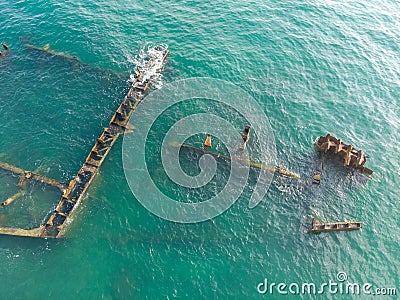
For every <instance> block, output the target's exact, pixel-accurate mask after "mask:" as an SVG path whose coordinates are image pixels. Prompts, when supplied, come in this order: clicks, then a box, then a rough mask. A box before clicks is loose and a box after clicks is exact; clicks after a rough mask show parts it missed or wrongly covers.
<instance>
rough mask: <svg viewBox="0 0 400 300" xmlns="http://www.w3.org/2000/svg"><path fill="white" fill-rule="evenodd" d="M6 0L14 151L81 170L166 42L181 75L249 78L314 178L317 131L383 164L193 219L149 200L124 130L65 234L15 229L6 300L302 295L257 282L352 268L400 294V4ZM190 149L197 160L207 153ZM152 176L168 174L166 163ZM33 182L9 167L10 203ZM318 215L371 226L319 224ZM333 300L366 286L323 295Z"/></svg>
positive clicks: (329, 172) (22, 219)
mask: <svg viewBox="0 0 400 300" xmlns="http://www.w3.org/2000/svg"><path fill="white" fill-rule="evenodd" d="M0 11H1V12H2V18H1V19H0V28H1V29H2V30H1V33H0V42H5V43H7V45H8V46H9V47H10V49H11V52H10V54H9V55H5V56H2V57H1V58H0V80H1V81H0V116H1V120H2V121H1V123H0V129H1V131H0V134H1V142H0V160H1V161H5V162H8V163H11V164H14V165H17V166H19V167H21V168H25V169H30V170H37V172H39V173H42V174H44V175H46V176H49V177H52V178H56V179H59V180H62V181H69V180H70V179H72V178H73V176H74V175H75V174H76V172H77V171H78V170H79V168H80V166H81V164H82V163H83V161H84V158H85V157H86V155H87V153H88V152H89V150H90V149H91V147H92V144H93V143H94V141H95V139H96V138H97V137H98V136H99V134H100V133H101V131H102V127H104V126H107V124H108V121H109V119H110V117H111V116H112V114H113V111H114V110H115V109H116V108H117V107H118V105H119V103H120V102H121V101H122V99H123V97H124V95H125V93H126V92H127V90H128V88H129V84H128V83H127V81H126V80H127V79H128V78H129V75H130V74H131V73H132V72H133V70H134V67H135V66H134V63H133V61H134V59H135V57H136V55H137V54H138V52H139V50H140V49H143V48H144V47H145V46H146V45H147V44H149V43H150V44H153V45H156V44H158V43H165V44H167V45H168V47H169V49H170V51H171V53H170V56H169V58H168V61H167V65H166V67H165V69H164V70H163V78H162V81H163V83H164V84H166V83H169V82H174V81H176V80H180V79H186V78H191V77H214V78H218V79H222V80H225V81H228V82H231V83H233V84H237V85H239V86H240V87H241V88H242V89H244V90H245V91H246V92H247V93H249V94H250V95H251V96H253V97H254V99H255V100H256V101H257V103H258V104H259V105H260V106H261V107H262V109H263V110H264V112H265V114H266V115H267V116H268V117H269V121H270V123H271V127H272V130H273V134H274V136H275V141H276V148H277V157H278V159H279V160H283V161H284V162H285V165H286V166H287V167H288V168H289V169H291V170H293V171H295V172H298V173H300V174H301V176H302V177H303V178H305V179H307V178H309V177H310V176H311V175H312V174H313V171H314V170H315V165H316V160H317V155H316V153H315V150H314V149H313V147H312V143H313V142H314V141H315V140H316V139H317V137H318V136H319V135H325V134H326V133H328V132H329V133H332V134H333V135H334V136H337V137H340V138H341V139H342V140H343V141H345V142H348V143H351V144H353V145H354V146H355V147H356V148H359V149H363V150H365V151H366V152H367V154H368V155H369V157H370V158H369V160H368V162H367V166H368V167H370V168H371V169H373V170H374V171H375V172H374V174H373V176H372V179H371V180H368V181H364V180H362V178H360V177H359V176H357V175H352V174H351V173H349V172H347V171H343V170H341V169H340V168H338V167H336V166H335V164H334V163H329V162H327V163H326V165H325V166H324V173H323V180H322V183H321V185H320V186H310V185H306V184H303V182H296V181H293V180H288V179H284V178H282V177H275V178H274V180H273V183H272V185H271V187H270V188H269V191H268V193H267V195H266V197H265V198H264V199H263V201H262V202H261V203H260V204H259V205H258V206H257V207H255V208H253V209H250V208H248V199H247V198H248V196H249V195H248V193H249V191H247V194H246V193H245V194H244V195H243V197H241V198H240V199H239V200H238V201H237V202H236V203H235V204H234V205H233V206H232V207H231V208H230V209H229V210H228V211H226V212H225V213H224V214H222V215H221V216H219V217H216V218H215V219H213V220H210V221H206V222H203V223H199V224H186V225H185V224H177V223H173V222H169V221H165V220H162V219H160V218H158V217H156V216H154V215H153V214H151V213H150V212H148V211H147V210H146V209H145V208H143V206H142V205H141V204H140V203H139V202H138V201H137V200H136V199H135V197H134V196H133V194H132V193H131V191H130V189H129V186H128V184H127V182H126V179H125V177H124V172H123V164H122V139H120V140H118V142H117V143H116V145H115V146H114V148H113V149H112V151H111V152H110V154H109V156H108V157H107V160H106V161H105V163H104V164H103V166H102V168H101V171H100V174H99V175H98V177H96V179H95V181H94V183H93V184H92V186H91V188H90V190H89V192H88V194H87V197H86V200H85V201H84V202H83V204H82V205H81V206H80V207H79V209H78V211H77V212H76V213H75V215H74V217H73V219H74V220H73V222H72V223H71V224H70V225H69V227H68V230H67V233H66V235H65V238H64V239H61V240H42V239H30V238H20V237H8V236H0V261H1V263H0V274H2V285H1V287H2V289H1V293H0V298H1V299H43V298H52V299H76V298H80V299H165V298H178V299H204V298H205V299H212V298H219V299H224V298H233V299H258V298H268V299H280V298H293V297H294V296H291V295H286V296H283V295H279V294H278V293H277V292H276V290H275V292H274V294H273V295H270V294H266V295H260V294H259V293H258V292H257V285H258V284H259V283H260V282H262V281H264V279H265V278H267V279H268V281H269V282H275V283H280V282H285V283H287V284H290V283H299V284H300V285H301V283H302V282H314V283H315V284H316V285H320V284H322V283H327V282H329V280H336V281H337V279H336V275H337V273H339V272H345V273H346V274H347V276H348V282H357V283H360V284H362V283H370V284H371V285H372V286H373V287H374V288H390V287H396V288H397V296H393V297H390V296H384V297H379V298H382V299H388V298H389V299H390V298H393V299H396V298H398V297H399V296H398V294H399V293H400V279H399V274H400V263H399V257H400V247H399V237H400V236H399V233H398V230H399V227H400V221H399V208H398V205H399V196H398V195H399V185H400V179H399V175H400V171H399V170H400V155H399V146H400V145H399V140H400V109H399V97H400V87H399V85H400V58H399V55H398V53H399V52H400V46H399V45H400V35H399V33H398V28H399V27H400V16H399V13H398V12H399V11H400V6H399V4H398V3H397V2H395V1H378V2H374V3H370V2H369V1H357V2H349V1H323V2H321V1H290V2H287V3H285V2H278V1H259V0H255V1H240V2H238V3H237V2H235V1H214V2H204V1H176V2H170V1H162V0H155V1H109V0H103V1H90V0H88V1H78V0H72V1H68V2H66V3H60V2H58V1H44V0H43V1H42V0H35V1H4V0H0ZM25 43H30V44H34V45H37V46H40V47H41V46H44V45H46V44H50V46H51V48H52V49H53V50H55V51H60V52H61V51H62V52H65V53H68V54H70V55H76V56H78V57H79V58H80V61H81V62H83V63H79V62H75V61H71V60H68V59H63V58H59V57H55V56H47V55H43V54H42V53H40V52H38V51H35V50H32V49H28V48H26V47H24V44H25ZM199 109H200V108H199ZM202 109H205V108H204V107H202ZM210 109H212V107H210ZM192 110H193V109H192V108H191V109H188V112H190V113H192ZM183 112H184V111H183ZM183 112H180V113H183ZM227 115H228V116H229V114H227ZM179 116H181V115H179ZM160 122H162V119H161V121H160ZM167 123H168V122H167ZM158 126H160V128H161V127H162V124H159V125H158ZM239 127H241V126H239ZM158 155H159V154H157V153H154V157H153V158H152V159H155V160H157V157H158ZM182 155H183V157H182V158H181V159H182V164H183V168H184V169H185V168H188V169H189V170H190V166H189V167H187V165H185V164H187V163H188V161H187V160H185V157H191V155H192V156H193V154H191V153H187V152H183V153H182ZM155 165H156V163H155ZM151 173H152V175H154V177H155V178H156V179H155V180H159V181H160V182H159V184H160V185H161V186H162V182H163V181H162V180H164V177H163V174H160V172H159V170H158V169H154V170H151ZM161 173H162V172H161ZM158 178H159V179H158ZM138 180H140V178H138ZM17 182H18V178H16V177H13V176H10V174H9V173H7V172H4V171H0V200H1V201H3V200H2V199H6V198H7V197H9V196H11V195H13V194H14V193H16V192H17V190H18V189H17V187H16V186H15V185H16V183H17ZM221 182H223V179H221ZM249 184H250V185H251V182H250V183H249ZM168 187H169V185H166V186H164V187H163V188H164V189H168ZM165 192H166V193H168V192H170V193H171V194H173V193H174V192H175V191H173V190H171V191H165ZM210 193H213V192H212V191H211V192H210ZM58 199H59V194H58V192H57V191H56V190H54V189H52V188H48V187H46V186H42V185H39V184H36V185H35V186H34V187H33V188H30V189H28V192H27V193H26V194H25V196H24V197H22V198H21V199H19V200H17V201H16V202H14V203H13V204H11V205H10V206H8V207H7V208H4V209H3V208H2V211H1V212H0V213H1V214H0V226H4V227H7V226H22V227H24V228H32V227H34V226H37V225H38V224H40V223H41V222H42V221H43V220H44V219H45V217H46V215H47V214H48V213H49V212H50V211H51V210H52V209H54V206H55V204H56V203H57V201H58ZM17 216H18V218H17ZM312 216H314V217H317V218H318V219H319V220H326V221H340V220H346V219H347V220H350V219H353V220H358V221H362V222H364V226H363V227H364V228H363V230H362V231H356V232H348V233H343V232H339V233H329V234H319V235H310V234H306V233H305V231H306V230H307V229H308V228H309V226H310V223H311V217H312ZM296 297H300V298H303V299H310V298H313V297H315V296H310V295H300V296H296ZM333 297H335V298H336V297H337V298H348V297H350V296H346V295H336V296H334V295H332V294H329V293H327V292H326V293H325V294H324V295H322V296H320V298H321V299H324V298H327V299H330V298H333ZM353 298H355V299H358V298H363V299H365V298H368V297H366V296H363V297H361V296H353Z"/></svg>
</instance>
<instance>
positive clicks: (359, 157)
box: [316, 133, 373, 175]
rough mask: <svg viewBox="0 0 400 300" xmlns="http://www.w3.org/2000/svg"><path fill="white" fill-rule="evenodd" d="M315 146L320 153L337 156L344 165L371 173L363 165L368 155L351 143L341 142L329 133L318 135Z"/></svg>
mask: <svg viewBox="0 0 400 300" xmlns="http://www.w3.org/2000/svg"><path fill="white" fill-rule="evenodd" d="M316 147H317V149H318V151H319V152H320V153H323V154H326V155H330V156H336V157H338V158H339V159H340V161H341V162H342V163H343V166H345V167H351V168H354V169H357V170H360V171H361V172H362V173H364V174H366V175H371V174H372V173H373V171H372V170H371V169H368V168H366V167H364V164H365V162H366V161H367V158H368V156H367V155H365V153H364V151H363V150H357V149H355V148H354V147H353V146H352V145H348V144H345V143H343V142H342V141H341V140H340V139H337V138H335V137H333V136H332V135H330V134H329V133H328V134H327V135H326V136H320V137H319V139H318V141H317V143H316Z"/></svg>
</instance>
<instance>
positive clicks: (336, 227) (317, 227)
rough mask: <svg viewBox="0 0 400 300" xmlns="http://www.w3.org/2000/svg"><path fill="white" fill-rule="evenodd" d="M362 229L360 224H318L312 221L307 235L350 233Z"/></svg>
mask: <svg viewBox="0 0 400 300" xmlns="http://www.w3.org/2000/svg"><path fill="white" fill-rule="evenodd" d="M360 229H362V222H335V223H319V222H318V221H317V220H315V219H313V220H312V224H311V229H310V230H308V232H309V233H318V232H327V231H351V230H360Z"/></svg>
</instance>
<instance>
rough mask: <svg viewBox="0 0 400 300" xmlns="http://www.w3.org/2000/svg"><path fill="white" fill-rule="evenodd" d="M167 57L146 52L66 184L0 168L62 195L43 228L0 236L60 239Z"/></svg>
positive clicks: (163, 53) (160, 52) (128, 129)
mask: <svg viewBox="0 0 400 300" xmlns="http://www.w3.org/2000/svg"><path fill="white" fill-rule="evenodd" d="M168 54H169V51H168V50H167V49H164V48H162V47H160V46H158V47H157V48H154V49H151V51H149V58H148V61H147V62H146V65H145V66H144V67H143V70H142V71H139V74H138V73H137V75H138V76H137V77H136V78H135V80H134V82H133V84H132V86H131V88H130V89H129V91H128V93H127V95H126V96H125V98H124V100H123V101H122V103H121V105H120V106H119V107H118V109H117V110H116V112H115V113H114V115H113V116H112V118H111V120H110V123H109V126H108V127H107V128H104V130H103V132H102V133H101V135H100V137H99V138H98V139H97V140H96V142H95V144H94V146H93V147H92V149H91V151H90V152H89V154H88V156H87V157H86V159H85V162H84V163H83V165H82V167H81V168H80V170H79V171H78V173H77V175H76V176H75V177H74V178H73V179H72V180H71V181H70V182H69V184H66V185H65V184H63V183H60V182H58V181H56V180H53V179H50V178H46V177H44V176H41V175H39V174H36V173H33V172H29V171H24V170H22V169H19V168H16V167H13V166H10V165H8V164H4V163H3V164H0V167H1V168H3V169H8V170H10V171H12V172H14V173H17V174H20V175H21V180H25V179H35V180H39V181H43V182H45V183H47V184H51V185H54V186H57V187H59V189H60V190H61V191H62V196H61V199H60V201H59V202H58V204H57V207H56V209H55V210H54V211H53V212H52V213H51V214H50V216H49V218H48V219H47V221H46V222H45V224H44V225H41V226H40V227H38V228H33V229H22V228H0V234H8V235H19V236H31V237H43V238H58V237H60V236H61V235H62V232H63V229H64V228H65V225H66V224H67V221H68V219H69V218H70V217H71V215H72V213H73V212H74V210H75V209H76V207H77V206H78V205H79V203H80V202H81V201H82V199H83V198H84V195H85V193H86V191H87V190H88V188H89V186H90V184H91V183H92V181H93V179H94V177H95V175H96V174H97V173H98V170H99V168H100V166H101V164H102V163H103V161H104V159H105V158H106V156H107V154H108V153H109V151H110V150H111V148H112V146H113V145H114V143H115V141H116V140H117V139H118V137H119V136H120V135H121V134H123V133H126V132H131V131H132V130H133V127H132V126H131V124H129V118H130V117H131V115H132V113H133V112H134V110H135V109H136V107H137V105H138V104H139V102H140V101H141V100H142V99H143V97H144V95H145V92H146V90H147V88H148V87H149V86H150V83H151V81H152V79H153V78H154V76H155V75H156V73H157V72H159V71H160V69H161V68H162V66H163V64H164V61H165V59H166V57H167V56H168ZM21 195H22V192H21V193H17V194H15V195H14V196H12V197H10V198H9V199H7V200H6V201H7V202H6V203H5V205H8V204H9V203H11V202H13V201H15V200H16V199H17V198H18V197H20V196H21ZM5 205H4V206H5Z"/></svg>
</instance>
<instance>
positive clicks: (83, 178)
mask: <svg viewBox="0 0 400 300" xmlns="http://www.w3.org/2000/svg"><path fill="white" fill-rule="evenodd" d="M25 46H26V47H28V48H31V49H35V50H39V51H42V52H45V53H48V54H50V55H57V56H62V57H64V58H67V59H72V60H79V59H78V58H77V57H75V56H70V55H67V54H65V53H62V52H54V51H52V50H50V49H49V47H48V46H45V47H43V48H39V47H35V46H32V45H29V44H26V45H25ZM3 47H4V48H5V49H6V50H8V47H7V46H6V45H5V44H3ZM168 54H169V51H168V50H167V49H166V47H161V46H158V47H155V48H151V49H149V51H148V53H147V59H146V63H145V65H144V66H143V67H142V68H141V70H135V75H136V76H134V77H133V78H131V80H132V81H133V83H132V85H131V87H130V89H129V91H128V93H127V95H126V96H125V97H124V100H123V101H122V103H121V104H120V106H119V107H118V109H117V110H116V111H115V113H114V115H113V116H112V118H111V120H110V123H109V126H108V127H107V128H104V130H103V132H102V133H101V135H100V137H99V138H98V139H97V140H96V142H95V144H94V146H93V147H92V149H91V151H90V152H89V154H88V156H87V157H86V160H85V162H84V163H83V165H82V167H81V168H80V170H79V171H78V173H77V175H76V176H75V177H74V178H73V179H72V180H71V181H70V182H69V183H65V182H60V181H57V180H54V179H51V178H47V177H45V176H42V175H39V174H37V173H35V172H33V171H26V170H23V169H20V168H18V167H14V166H11V165H9V164H6V163H2V162H0V169H4V170H7V171H9V172H12V173H13V174H16V175H18V176H19V177H20V180H19V183H18V186H19V187H21V188H22V187H23V186H24V185H25V183H26V182H32V181H39V182H42V183H44V184H47V185H51V186H54V187H57V188H58V189H59V190H60V192H61V194H62V195H61V199H60V200H59V202H58V204H57V206H56V208H55V210H54V211H53V212H51V213H49V214H48V216H47V218H46V219H45V221H44V222H43V224H42V225H40V226H39V227H37V228H33V229H22V228H0V234H6V235H17V236H29V237H42V238H58V237H61V236H62V233H63V230H64V228H65V225H66V224H67V221H68V220H69V219H70V217H71V215H72V213H73V212H74V210H75V208H76V207H77V206H78V204H79V203H80V202H81V201H82V200H83V198H84V195H85V193H86V191H87V190H88V188H89V186H90V184H91V183H92V181H93V179H94V177H95V176H96V174H97V173H98V170H99V168H100V166H101V165H102V163H103V161H104V159H105V158H106V156H107V154H108V153H109V151H110V150H111V148H112V146H113V145H114V143H115V141H116V140H117V139H118V137H119V136H120V135H121V134H124V133H126V132H131V131H132V130H133V128H132V126H131V125H130V123H129V119H130V116H131V115H132V113H133V112H134V110H135V109H136V107H137V105H138V104H139V103H140V101H141V100H142V99H143V97H144V95H145V92H146V90H147V89H148V87H149V86H150V84H151V82H152V81H153V80H154V78H155V76H156V74H157V73H158V72H159V71H160V70H161V68H162V67H163V65H164V62H165V59H166V57H167V56H168ZM250 132H251V127H250V126H245V128H244V131H243V133H242V141H241V143H240V145H239V147H238V148H239V149H238V150H239V154H240V152H242V151H244V150H245V149H246V147H247V143H248V141H249V136H250ZM172 146H174V147H182V148H187V149H190V150H194V151H200V152H202V153H207V154H210V155H213V156H215V157H219V158H224V159H226V160H232V159H237V160H239V161H240V162H241V163H243V164H245V165H248V166H250V167H252V168H257V169H261V170H266V171H270V172H275V173H278V174H281V175H284V176H287V177H292V178H296V179H299V178H300V175H299V174H297V173H294V172H291V171H289V170H285V169H283V168H281V166H269V165H265V164H262V163H258V162H252V161H250V160H248V159H244V158H242V157H241V156H240V155H238V156H237V157H229V156H225V155H224V154H221V153H217V152H213V151H210V150H209V148H211V135H207V137H206V139H205V141H204V142H203V147H202V148H197V147H195V146H190V145H186V144H177V143H176V144H174V145H172ZM316 147H317V150H318V151H319V152H320V153H322V154H325V155H328V156H336V157H338V158H339V159H340V160H341V161H342V163H343V165H344V166H345V167H351V168H354V169H357V170H360V171H361V172H362V173H363V174H366V175H371V174H372V172H373V171H372V170H370V169H368V168H366V167H364V164H365V162H366V160H367V158H368V156H367V155H365V153H364V152H363V151H362V150H357V149H355V148H354V147H353V146H351V145H347V144H344V143H343V142H342V141H341V140H340V139H337V138H335V137H333V136H331V135H330V134H327V135H326V136H325V137H323V136H321V137H319V139H318V141H317V143H316ZM321 172H322V161H321V164H320V169H319V170H318V171H317V172H316V173H315V174H314V176H313V183H317V184H319V183H320V181H321ZM24 194H25V190H24V189H22V190H20V191H19V192H17V193H16V194H14V195H13V196H11V197H9V198H8V199H6V200H5V201H3V202H2V203H1V204H0V207H6V206H8V205H9V204H11V203H12V202H14V201H16V200H17V199H18V198H20V197H21V196H23V195H24ZM361 228H362V223H361V222H338V223H325V224H321V223H318V222H317V221H316V220H314V219H313V222H312V228H311V229H310V230H309V231H308V232H324V231H348V230H357V229H361Z"/></svg>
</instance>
